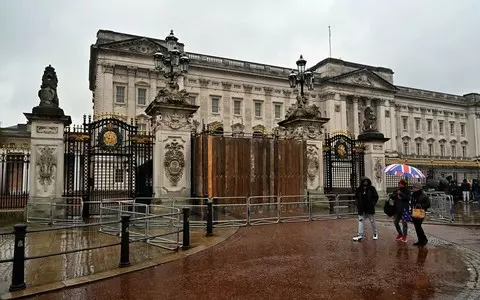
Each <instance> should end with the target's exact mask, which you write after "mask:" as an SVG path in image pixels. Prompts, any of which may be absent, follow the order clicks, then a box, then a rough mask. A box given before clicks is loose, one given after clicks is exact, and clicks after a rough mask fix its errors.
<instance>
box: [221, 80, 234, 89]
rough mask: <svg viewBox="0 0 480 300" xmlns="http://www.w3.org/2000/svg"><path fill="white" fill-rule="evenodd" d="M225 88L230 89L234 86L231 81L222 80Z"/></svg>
mask: <svg viewBox="0 0 480 300" xmlns="http://www.w3.org/2000/svg"><path fill="white" fill-rule="evenodd" d="M222 86H223V89H225V90H230V89H231V88H232V83H231V82H229V81H222Z"/></svg>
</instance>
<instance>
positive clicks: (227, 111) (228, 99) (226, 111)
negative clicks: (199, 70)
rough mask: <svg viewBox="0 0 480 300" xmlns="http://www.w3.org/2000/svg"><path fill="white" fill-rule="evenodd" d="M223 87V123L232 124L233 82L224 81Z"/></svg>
mask: <svg viewBox="0 0 480 300" xmlns="http://www.w3.org/2000/svg"><path fill="white" fill-rule="evenodd" d="M222 87H223V99H222V101H221V103H219V105H223V108H222V109H221V111H222V115H223V124H225V125H227V124H231V122H232V121H231V117H232V115H233V112H232V108H231V105H232V94H231V89H232V83H231V82H230V81H222ZM224 130H225V131H227V129H226V128H224Z"/></svg>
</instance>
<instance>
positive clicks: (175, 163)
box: [163, 140, 185, 186]
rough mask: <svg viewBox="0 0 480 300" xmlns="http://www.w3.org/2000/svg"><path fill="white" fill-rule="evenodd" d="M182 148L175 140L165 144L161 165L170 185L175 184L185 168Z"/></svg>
mask: <svg viewBox="0 0 480 300" xmlns="http://www.w3.org/2000/svg"><path fill="white" fill-rule="evenodd" d="M183 149H184V147H183V145H180V144H179V143H178V142H177V141H176V140H173V141H172V142H171V143H169V144H167V145H165V150H167V151H166V152H165V158H164V162H163V166H164V168H165V172H166V175H167V177H168V179H169V180H170V183H171V185H172V186H177V184H178V182H179V181H180V178H182V175H183V169H184V168H185V156H184V154H183V151H182V150H183Z"/></svg>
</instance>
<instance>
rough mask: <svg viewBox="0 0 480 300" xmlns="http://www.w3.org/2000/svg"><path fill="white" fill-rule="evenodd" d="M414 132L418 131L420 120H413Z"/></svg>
mask: <svg viewBox="0 0 480 300" xmlns="http://www.w3.org/2000/svg"><path fill="white" fill-rule="evenodd" d="M415 131H420V119H415Z"/></svg>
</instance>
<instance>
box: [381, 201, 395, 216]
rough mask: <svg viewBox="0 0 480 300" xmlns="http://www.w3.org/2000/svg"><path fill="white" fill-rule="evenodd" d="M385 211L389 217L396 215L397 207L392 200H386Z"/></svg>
mask: <svg viewBox="0 0 480 300" xmlns="http://www.w3.org/2000/svg"><path fill="white" fill-rule="evenodd" d="M383 212H384V213H385V214H386V215H387V216H389V217H392V216H393V215H395V213H396V208H395V204H393V205H392V204H390V201H388V200H387V201H385V205H384V206H383Z"/></svg>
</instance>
